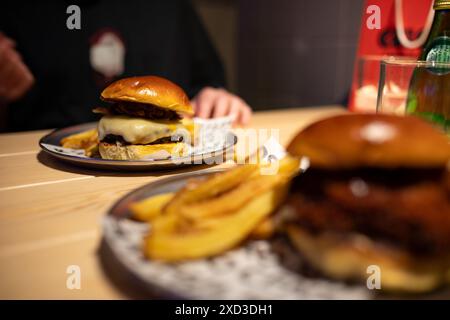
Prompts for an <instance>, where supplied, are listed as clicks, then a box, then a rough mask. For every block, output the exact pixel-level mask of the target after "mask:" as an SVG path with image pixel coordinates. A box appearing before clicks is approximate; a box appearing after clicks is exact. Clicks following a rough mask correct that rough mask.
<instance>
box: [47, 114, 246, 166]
mask: <svg viewBox="0 0 450 320" xmlns="http://www.w3.org/2000/svg"><path fill="white" fill-rule="evenodd" d="M96 125H97V122H91V123H84V124H79V125H76V126H71V127H66V128H63V129H56V130H54V131H52V132H51V133H49V134H47V135H46V136H44V137H42V138H41V140H39V146H40V147H41V149H42V150H43V151H45V152H47V153H49V154H50V155H52V156H54V157H57V158H59V159H61V160H64V161H67V162H71V163H73V164H76V165H80V166H84V167H89V168H95V169H112V170H157V169H164V168H172V167H181V166H186V165H192V164H203V163H207V164H212V163H216V162H219V161H220V160H222V159H223V157H224V154H226V153H227V152H228V151H229V150H231V149H232V148H233V147H234V145H235V144H236V143H237V137H236V135H235V134H233V133H232V132H231V131H230V132H228V134H227V136H226V139H225V140H224V142H223V143H221V144H220V145H218V146H217V147H214V148H213V149H207V150H204V151H200V152H195V153H193V154H192V155H190V156H188V157H184V158H177V159H176V161H174V160H171V159H164V160H106V159H101V158H89V157H86V156H84V151H83V150H72V149H64V148H62V147H60V141H61V139H63V138H64V137H67V136H69V135H72V134H76V133H79V132H83V131H86V130H90V129H93V128H95V126H96Z"/></svg>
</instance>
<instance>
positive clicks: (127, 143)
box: [94, 76, 193, 160]
mask: <svg viewBox="0 0 450 320" xmlns="http://www.w3.org/2000/svg"><path fill="white" fill-rule="evenodd" d="M101 99H102V100H104V101H106V102H109V103H110V105H109V106H108V107H101V108H96V109H94V112H96V113H101V114H102V115H103V117H102V118H101V119H100V121H99V123H98V138H99V141H100V143H99V152H100V155H101V156H102V158H104V159H113V160H139V159H146V158H152V159H154V158H167V157H169V156H182V155H185V154H186V152H187V148H188V145H187V144H186V142H187V141H184V140H186V137H189V136H190V135H189V134H192V125H191V124H189V123H188V122H187V121H184V120H182V116H183V115H192V114H193V110H192V107H191V105H190V103H189V99H188V97H187V96H186V94H185V92H184V91H183V90H182V89H181V88H180V87H178V86H177V85H175V84H174V83H172V82H171V81H169V80H166V79H163V78H160V77H156V76H146V77H132V78H125V79H121V80H118V81H116V82H114V83H112V84H110V85H109V86H108V87H107V88H105V89H104V90H103V92H102V93H101ZM188 133H189V134H188Z"/></svg>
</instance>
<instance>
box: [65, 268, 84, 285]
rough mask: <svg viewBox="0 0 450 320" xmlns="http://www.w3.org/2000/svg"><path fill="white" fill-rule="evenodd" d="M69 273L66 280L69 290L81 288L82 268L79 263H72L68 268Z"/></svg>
mask: <svg viewBox="0 0 450 320" xmlns="http://www.w3.org/2000/svg"><path fill="white" fill-rule="evenodd" d="M66 273H67V274H68V275H69V276H68V277H67V280H66V287H67V289H69V290H74V289H77V290H80V289H81V268H80V266H77V265H70V266H68V267H67V269H66Z"/></svg>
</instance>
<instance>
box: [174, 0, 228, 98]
mask: <svg viewBox="0 0 450 320" xmlns="http://www.w3.org/2000/svg"><path fill="white" fill-rule="evenodd" d="M182 3H183V4H182V5H183V10H182V12H183V15H182V19H183V20H184V21H183V23H182V24H181V25H182V26H186V29H185V35H186V36H187V37H188V39H189V46H190V48H189V51H190V55H191V57H190V58H191V59H190V60H191V66H190V68H191V85H190V88H189V89H188V95H189V97H191V98H192V97H193V96H195V95H196V94H197V93H198V92H199V91H200V90H201V89H202V88H204V87H206V86H211V87H225V86H226V81H225V72H224V69H223V65H222V62H221V60H220V58H219V55H218V54H217V51H216V50H215V48H214V46H213V44H212V42H211V40H210V38H209V36H208V34H207V32H206V29H205V28H204V26H203V24H202V22H201V20H200V17H199V16H198V14H197V13H196V12H195V10H194V8H193V6H192V3H191V2H190V1H182Z"/></svg>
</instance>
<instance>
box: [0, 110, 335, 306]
mask: <svg viewBox="0 0 450 320" xmlns="http://www.w3.org/2000/svg"><path fill="white" fill-rule="evenodd" d="M342 112H343V109H342V108H339V107H338V106H330V107H321V108H307V109H291V110H281V111H268V112H259V113H255V115H254V117H253V120H252V123H251V125H250V127H251V128H256V129H260V128H265V129H272V128H273V129H279V130H280V131H279V132H280V141H281V143H282V144H284V145H285V144H286V143H287V142H288V141H289V140H290V139H291V138H292V136H293V135H294V134H295V133H296V132H297V131H298V130H299V129H301V128H302V127H304V126H305V125H307V124H309V123H311V122H312V121H314V120H317V119H319V118H321V117H325V116H329V115H332V114H336V113H342ZM47 132H49V130H44V131H34V132H25V133H11V134H2V135H0V298H1V299H118V298H119V299H120V298H129V297H133V296H134V293H133V292H132V291H127V290H124V289H123V288H122V287H121V286H120V285H118V283H117V281H115V280H114V278H113V277H111V275H110V274H109V273H108V272H106V271H105V265H104V263H102V261H101V259H100V257H99V254H98V249H99V246H100V243H101V228H100V221H101V218H102V217H103V216H104V215H105V213H106V212H107V210H108V209H109V208H110V206H111V205H112V204H113V203H114V202H115V201H116V200H118V199H119V198H120V197H121V196H123V195H124V194H126V193H127V192H129V191H131V190H133V189H135V188H137V187H140V186H142V185H144V184H147V183H149V182H151V181H155V180H157V179H162V178H164V177H167V176H172V175H176V174H180V173H182V172H186V171H190V170H194V169H195V170H199V169H200V168H192V167H190V168H186V169H178V170H176V171H169V172H167V171H166V172H164V171H159V172H145V173H142V172H140V173H116V172H101V171H94V170H86V169H81V168H78V167H75V166H70V165H68V164H65V163H63V162H60V161H58V160H56V159H53V158H52V157H50V156H48V155H46V154H44V153H42V152H40V150H39V146H38V140H39V138H41V137H42V136H43V135H44V134H46V133H47ZM201 169H204V170H208V168H205V167H201ZM69 265H78V266H80V270H81V289H80V290H76V289H75V290H69V289H67V287H66V280H67V277H68V276H69V275H68V274H67V273H66V270H67V267H68V266H69Z"/></svg>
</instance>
